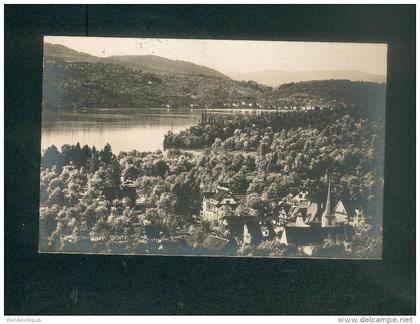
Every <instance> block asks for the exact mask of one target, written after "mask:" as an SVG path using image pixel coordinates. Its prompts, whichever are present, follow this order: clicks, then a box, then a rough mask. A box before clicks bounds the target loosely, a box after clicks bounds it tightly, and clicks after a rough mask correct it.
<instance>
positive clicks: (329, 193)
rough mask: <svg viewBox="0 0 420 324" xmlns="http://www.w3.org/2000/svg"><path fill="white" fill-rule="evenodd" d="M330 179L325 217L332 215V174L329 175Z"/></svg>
mask: <svg viewBox="0 0 420 324" xmlns="http://www.w3.org/2000/svg"><path fill="white" fill-rule="evenodd" d="M327 178H328V192H327V201H326V202H325V209H324V214H323V216H330V215H331V177H330V172H329V171H328V173H327Z"/></svg>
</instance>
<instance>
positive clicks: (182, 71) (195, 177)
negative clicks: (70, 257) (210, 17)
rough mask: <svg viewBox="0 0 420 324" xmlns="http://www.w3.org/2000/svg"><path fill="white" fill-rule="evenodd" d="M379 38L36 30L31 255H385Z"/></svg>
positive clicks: (383, 66)
mask: <svg viewBox="0 0 420 324" xmlns="http://www.w3.org/2000/svg"><path fill="white" fill-rule="evenodd" d="M386 79H387V45H386V44H382V43H376V44H373V43H333V42H322V43H321V42H284V41H246V40H244V41H242V40H208V39H206V40H199V39H165V38H161V39H159V38H108V37H60V36H45V37H44V52H43V95H42V136H41V152H42V160H41V170H40V210H39V211H40V218H39V251H40V252H54V253H98V254H142V255H143V254H146V255H147V254H150V255H156V254H158V255H185V256H196V255H200V256H237V257H284V258H343V259H381V255H382V203H383V185H384V175H383V168H384V135H385V134H384V132H385V99H386Z"/></svg>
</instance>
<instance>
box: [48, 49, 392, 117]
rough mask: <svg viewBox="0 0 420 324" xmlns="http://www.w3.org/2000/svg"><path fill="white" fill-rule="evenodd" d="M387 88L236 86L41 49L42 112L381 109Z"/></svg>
mask: <svg viewBox="0 0 420 324" xmlns="http://www.w3.org/2000/svg"><path fill="white" fill-rule="evenodd" d="M385 90H386V87H385V84H383V83H375V82H352V81H349V80H323V81H305V82H298V83H289V84H284V85H281V86H279V87H276V88H273V87H270V86H266V85H263V84H259V83H257V82H255V81H236V80H233V79H231V78H229V77H227V76H225V75H223V74H221V73H218V72H217V71H215V70H212V69H209V68H206V67H202V66H199V65H195V64H192V63H188V62H180V61H173V60H168V59H165V58H161V57H156V56H140V57H139V56H116V57H115V56H114V57H108V58H99V57H96V56H93V55H89V54H86V53H81V52H78V51H75V50H70V49H68V48H66V47H65V46H62V45H51V44H45V49H44V74H43V110H44V111H45V112H47V111H48V112H63V111H72V110H75V109H76V110H78V109H82V110H83V111H87V110H89V109H90V108H92V109H94V108H114V109H119V108H171V109H180V108H193V109H200V108H201V109H203V108H226V109H232V108H257V109H259V108H271V109H273V108H274V109H277V108H281V107H286V108H287V109H290V107H307V106H314V105H315V106H329V105H330V104H332V105H340V103H342V104H344V105H345V106H352V105H359V106H363V107H367V106H370V107H374V106H376V107H379V108H378V109H379V110H381V109H383V107H384V105H385Z"/></svg>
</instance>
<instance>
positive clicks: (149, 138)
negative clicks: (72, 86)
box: [41, 111, 201, 153]
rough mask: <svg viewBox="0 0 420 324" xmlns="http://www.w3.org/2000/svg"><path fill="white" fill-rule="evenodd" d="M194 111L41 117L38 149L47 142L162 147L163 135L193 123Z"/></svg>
mask: <svg viewBox="0 0 420 324" xmlns="http://www.w3.org/2000/svg"><path fill="white" fill-rule="evenodd" d="M200 116H201V112H198V111H195V112H194V111H182V112H167V111H153V112H137V113H135V114H120V113H103V112H101V113H94V114H92V113H69V114H65V115H60V117H59V118H57V117H55V118H49V116H44V117H43V123H42V139H41V149H42V150H45V149H46V148H47V147H49V146H51V145H53V144H54V145H55V146H57V147H58V148H61V146H62V145H64V144H73V145H74V144H76V143H77V142H79V143H80V145H81V146H83V145H85V144H88V145H89V146H93V145H94V146H96V148H98V149H100V148H103V147H104V146H105V144H106V143H109V144H111V147H112V150H113V152H114V153H118V152H120V151H131V150H134V149H135V150H139V151H155V150H161V149H163V145H162V144H163V139H164V135H165V134H166V133H167V132H168V130H171V131H173V132H179V131H181V130H184V129H186V128H188V127H190V126H193V125H197V123H198V121H199V119H200Z"/></svg>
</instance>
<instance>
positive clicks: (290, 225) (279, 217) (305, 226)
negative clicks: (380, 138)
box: [200, 181, 367, 245]
mask: <svg viewBox="0 0 420 324" xmlns="http://www.w3.org/2000/svg"><path fill="white" fill-rule="evenodd" d="M245 199H246V196H245V195H237V194H234V193H232V192H231V191H230V190H229V188H228V187H227V186H226V185H219V186H218V187H217V190H216V191H215V192H205V193H204V194H203V201H202V209H201V212H200V216H201V218H202V219H203V220H204V221H206V222H209V223H210V224H211V225H212V226H215V227H218V226H222V225H225V226H228V228H229V229H230V231H231V233H235V232H236V233H237V234H240V235H241V236H242V240H243V244H258V243H259V242H261V241H262V240H264V239H276V240H279V241H280V242H281V243H283V244H285V245H288V244H289V243H296V244H310V243H319V242H320V241H321V239H322V238H323V237H325V235H342V236H343V238H344V239H346V235H347V233H346V227H348V226H345V225H351V226H357V225H359V224H362V223H365V222H367V218H366V217H365V216H364V214H363V210H362V209H361V208H359V207H358V206H357V205H355V203H354V202H352V201H345V200H338V201H336V202H333V201H332V199H331V183H330V181H329V184H328V192H327V197H326V201H325V205H324V204H322V203H321V204H320V203H316V202H312V201H310V199H309V198H308V192H307V191H300V192H299V193H298V194H296V195H292V194H289V195H288V196H286V197H285V198H283V199H281V201H280V202H279V203H278V205H277V206H276V207H275V208H274V214H275V217H274V218H273V219H271V220H269V221H261V220H259V219H257V217H253V216H249V215H247V216H243V215H241V216H239V215H237V214H235V210H236V209H237V207H238V206H239V205H241V204H242V203H244V201H245ZM347 231H348V230H347Z"/></svg>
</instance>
